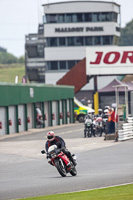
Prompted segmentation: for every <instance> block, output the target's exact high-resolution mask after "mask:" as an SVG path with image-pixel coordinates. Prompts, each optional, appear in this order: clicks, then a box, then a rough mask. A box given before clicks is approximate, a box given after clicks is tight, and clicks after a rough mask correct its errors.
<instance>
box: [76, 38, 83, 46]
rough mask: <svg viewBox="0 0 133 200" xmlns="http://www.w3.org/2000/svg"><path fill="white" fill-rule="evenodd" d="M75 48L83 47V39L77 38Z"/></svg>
mask: <svg viewBox="0 0 133 200" xmlns="http://www.w3.org/2000/svg"><path fill="white" fill-rule="evenodd" d="M75 46H83V37H76V38H75Z"/></svg>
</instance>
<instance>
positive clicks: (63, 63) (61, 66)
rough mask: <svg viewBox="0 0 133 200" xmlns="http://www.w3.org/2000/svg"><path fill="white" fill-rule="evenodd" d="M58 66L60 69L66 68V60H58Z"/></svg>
mask: <svg viewBox="0 0 133 200" xmlns="http://www.w3.org/2000/svg"><path fill="white" fill-rule="evenodd" d="M59 66H60V67H59V68H60V69H65V70H66V69H67V66H66V61H60V62H59Z"/></svg>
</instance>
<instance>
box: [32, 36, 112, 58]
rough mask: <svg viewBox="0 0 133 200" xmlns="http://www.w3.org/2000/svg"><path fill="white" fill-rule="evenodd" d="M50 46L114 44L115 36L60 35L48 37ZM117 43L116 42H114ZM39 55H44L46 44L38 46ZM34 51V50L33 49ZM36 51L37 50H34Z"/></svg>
mask: <svg viewBox="0 0 133 200" xmlns="http://www.w3.org/2000/svg"><path fill="white" fill-rule="evenodd" d="M47 43H48V46H49V47H55V46H56V47H61V46H64V47H67V46H75V47H77V46H84V45H86V46H91V45H112V44H113V36H110V35H109V36H87V37H67V38H65V37H59V38H47ZM114 44H115V43H114ZM38 47H39V48H38V51H37V52H38V56H39V57H41V56H43V55H44V46H38ZM32 48H33V47H32ZM32 51H33V50H32ZM34 51H35V50H34Z"/></svg>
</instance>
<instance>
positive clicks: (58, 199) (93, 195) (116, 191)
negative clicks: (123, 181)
mask: <svg viewBox="0 0 133 200" xmlns="http://www.w3.org/2000/svg"><path fill="white" fill-rule="evenodd" d="M77 184H78V183H77ZM19 200H24V199H19ZM25 200H133V184H129V185H124V186H117V187H109V188H105V189H96V190H90V191H85V192H75V193H65V194H56V195H46V196H42V197H31V198H25Z"/></svg>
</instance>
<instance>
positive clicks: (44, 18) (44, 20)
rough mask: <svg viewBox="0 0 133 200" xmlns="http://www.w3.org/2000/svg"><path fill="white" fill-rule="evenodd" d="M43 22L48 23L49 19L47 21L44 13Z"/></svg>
mask: <svg viewBox="0 0 133 200" xmlns="http://www.w3.org/2000/svg"><path fill="white" fill-rule="evenodd" d="M43 23H44V24H45V23H47V21H46V16H45V15H43Z"/></svg>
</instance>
